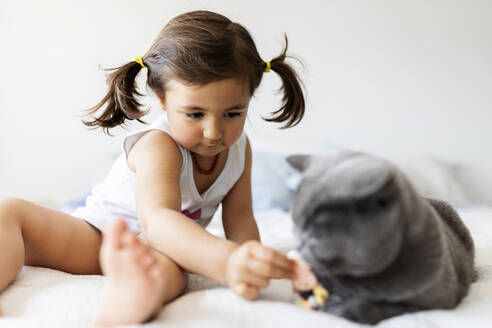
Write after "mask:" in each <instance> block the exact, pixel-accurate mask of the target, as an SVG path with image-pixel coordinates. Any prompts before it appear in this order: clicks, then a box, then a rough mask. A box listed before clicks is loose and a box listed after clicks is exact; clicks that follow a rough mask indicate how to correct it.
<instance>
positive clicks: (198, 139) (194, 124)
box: [161, 79, 251, 157]
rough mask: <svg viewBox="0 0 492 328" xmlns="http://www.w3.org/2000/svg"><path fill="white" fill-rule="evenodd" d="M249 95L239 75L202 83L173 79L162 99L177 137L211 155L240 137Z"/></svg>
mask: <svg viewBox="0 0 492 328" xmlns="http://www.w3.org/2000/svg"><path fill="white" fill-rule="evenodd" d="M250 99H251V96H250V94H249V91H248V88H247V86H246V84H245V83H243V81H240V80H238V79H224V80H220V81H214V82H210V83H208V84H206V85H202V86H190V85H186V84H182V83H180V82H179V81H176V80H171V81H169V82H168V84H167V88H166V93H165V99H162V100H161V102H162V105H163V108H164V110H165V111H166V112H167V117H168V121H169V126H170V127H171V131H172V133H173V135H174V137H175V138H176V141H177V142H178V143H179V144H180V145H182V146H183V147H185V148H186V149H188V150H190V151H192V152H194V153H196V154H198V155H201V156H206V157H211V156H215V155H217V154H218V153H220V152H221V151H223V150H225V149H227V148H229V147H230V146H231V145H232V144H234V143H235V142H236V141H237V140H238V139H239V137H240V136H241V134H242V132H243V128H244V122H245V120H246V114H247V111H248V105H249V101H250Z"/></svg>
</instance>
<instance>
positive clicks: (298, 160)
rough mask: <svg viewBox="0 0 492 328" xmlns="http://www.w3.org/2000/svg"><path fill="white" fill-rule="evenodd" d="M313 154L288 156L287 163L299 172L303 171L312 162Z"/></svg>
mask: <svg viewBox="0 0 492 328" xmlns="http://www.w3.org/2000/svg"><path fill="white" fill-rule="evenodd" d="M311 157H312V156H311V155H300V154H296V155H290V156H288V157H287V158H286V160H287V163H289V165H290V166H292V167H293V168H295V169H296V170H297V171H299V172H303V171H304V170H306V168H307V167H308V166H309V164H310V163H311Z"/></svg>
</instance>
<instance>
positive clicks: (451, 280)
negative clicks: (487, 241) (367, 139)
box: [287, 150, 477, 324]
mask: <svg viewBox="0 0 492 328" xmlns="http://www.w3.org/2000/svg"><path fill="white" fill-rule="evenodd" d="M287 161H288V162H289V163H290V164H291V166H293V167H294V168H296V169H297V170H299V171H301V172H302V179H301V182H300V185H299V188H298V190H297V192H296V194H295V195H294V198H293V202H292V214H293V220H294V227H295V228H294V233H295V235H296V237H297V240H298V242H299V244H298V247H297V249H298V251H299V253H300V254H301V256H302V257H303V258H304V260H305V261H306V262H308V264H309V265H311V267H312V269H313V272H314V273H315V275H316V276H317V278H318V280H319V282H320V283H321V284H323V285H324V286H325V288H327V289H328V290H329V292H330V296H329V297H328V299H327V300H326V303H325V305H324V307H323V308H322V310H323V311H325V312H329V313H332V314H335V315H339V316H342V317H345V318H347V319H350V320H354V321H358V322H362V323H370V324H375V323H377V322H379V321H380V320H382V319H385V318H388V317H391V316H395V315H398V314H402V313H405V312H414V311H418V310H424V309H432V308H446V309H450V308H453V307H455V306H456V305H457V304H458V303H459V302H460V301H461V299H462V298H463V297H464V296H465V295H466V294H467V292H468V289H469V286H470V284H471V283H472V282H473V281H475V280H476V278H477V273H476V270H475V266H474V245H473V240H472V238H471V236H470V233H469V231H468V229H467V228H466V227H465V225H464V224H463V223H462V221H461V219H460V217H459V216H458V214H457V213H456V212H455V211H454V210H453V208H452V207H451V206H450V205H448V204H447V203H446V202H443V201H439V200H433V199H426V198H423V197H420V196H419V195H418V194H417V193H416V191H415V189H414V188H413V187H412V185H411V184H410V182H409V181H408V180H407V178H406V177H405V176H404V175H403V174H402V172H401V171H400V170H398V169H397V168H396V167H395V166H393V165H392V164H390V163H389V162H387V161H385V160H382V159H380V158H377V157H374V156H371V155H368V154H364V153H358V152H353V151H348V150H344V151H340V152H338V153H336V154H331V155H319V156H306V155H293V156H290V157H289V158H288V159H287Z"/></svg>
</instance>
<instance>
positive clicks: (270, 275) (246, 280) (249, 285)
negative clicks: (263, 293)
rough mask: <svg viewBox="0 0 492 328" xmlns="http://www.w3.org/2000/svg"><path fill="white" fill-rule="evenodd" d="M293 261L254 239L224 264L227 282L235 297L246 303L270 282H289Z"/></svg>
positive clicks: (292, 271)
mask: <svg viewBox="0 0 492 328" xmlns="http://www.w3.org/2000/svg"><path fill="white" fill-rule="evenodd" d="M294 268H295V262H294V261H292V260H290V259H288V258H287V257H286V256H284V255H282V254H280V253H279V252H277V251H274V250H273V249H270V248H268V247H265V246H263V245H262V244H261V243H260V242H258V241H256V240H251V241H247V242H245V243H244V244H242V245H241V246H239V247H238V248H237V249H236V250H235V251H234V252H233V253H232V254H231V255H230V256H229V259H228V261H227V269H226V274H227V282H228V284H229V287H230V288H231V289H232V291H233V292H234V293H236V294H237V295H239V296H241V297H243V298H246V299H248V300H255V299H257V298H258V296H259V289H260V288H265V287H267V286H268V284H269V283H270V279H283V278H287V279H292V278H293V274H294Z"/></svg>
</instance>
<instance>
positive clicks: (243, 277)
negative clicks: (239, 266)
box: [237, 267, 270, 288]
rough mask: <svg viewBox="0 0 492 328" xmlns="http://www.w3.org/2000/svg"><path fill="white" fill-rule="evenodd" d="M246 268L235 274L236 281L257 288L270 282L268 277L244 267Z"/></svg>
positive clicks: (263, 286)
mask: <svg viewBox="0 0 492 328" xmlns="http://www.w3.org/2000/svg"><path fill="white" fill-rule="evenodd" d="M245 269H246V270H242V271H241V273H239V274H238V276H237V281H240V282H241V283H243V282H244V283H247V284H248V285H251V286H253V287H257V288H265V287H267V286H268V284H269V283H270V278H269V277H266V276H263V275H260V274H258V273H256V272H254V271H253V270H250V269H249V268H247V267H246V268H245Z"/></svg>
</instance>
